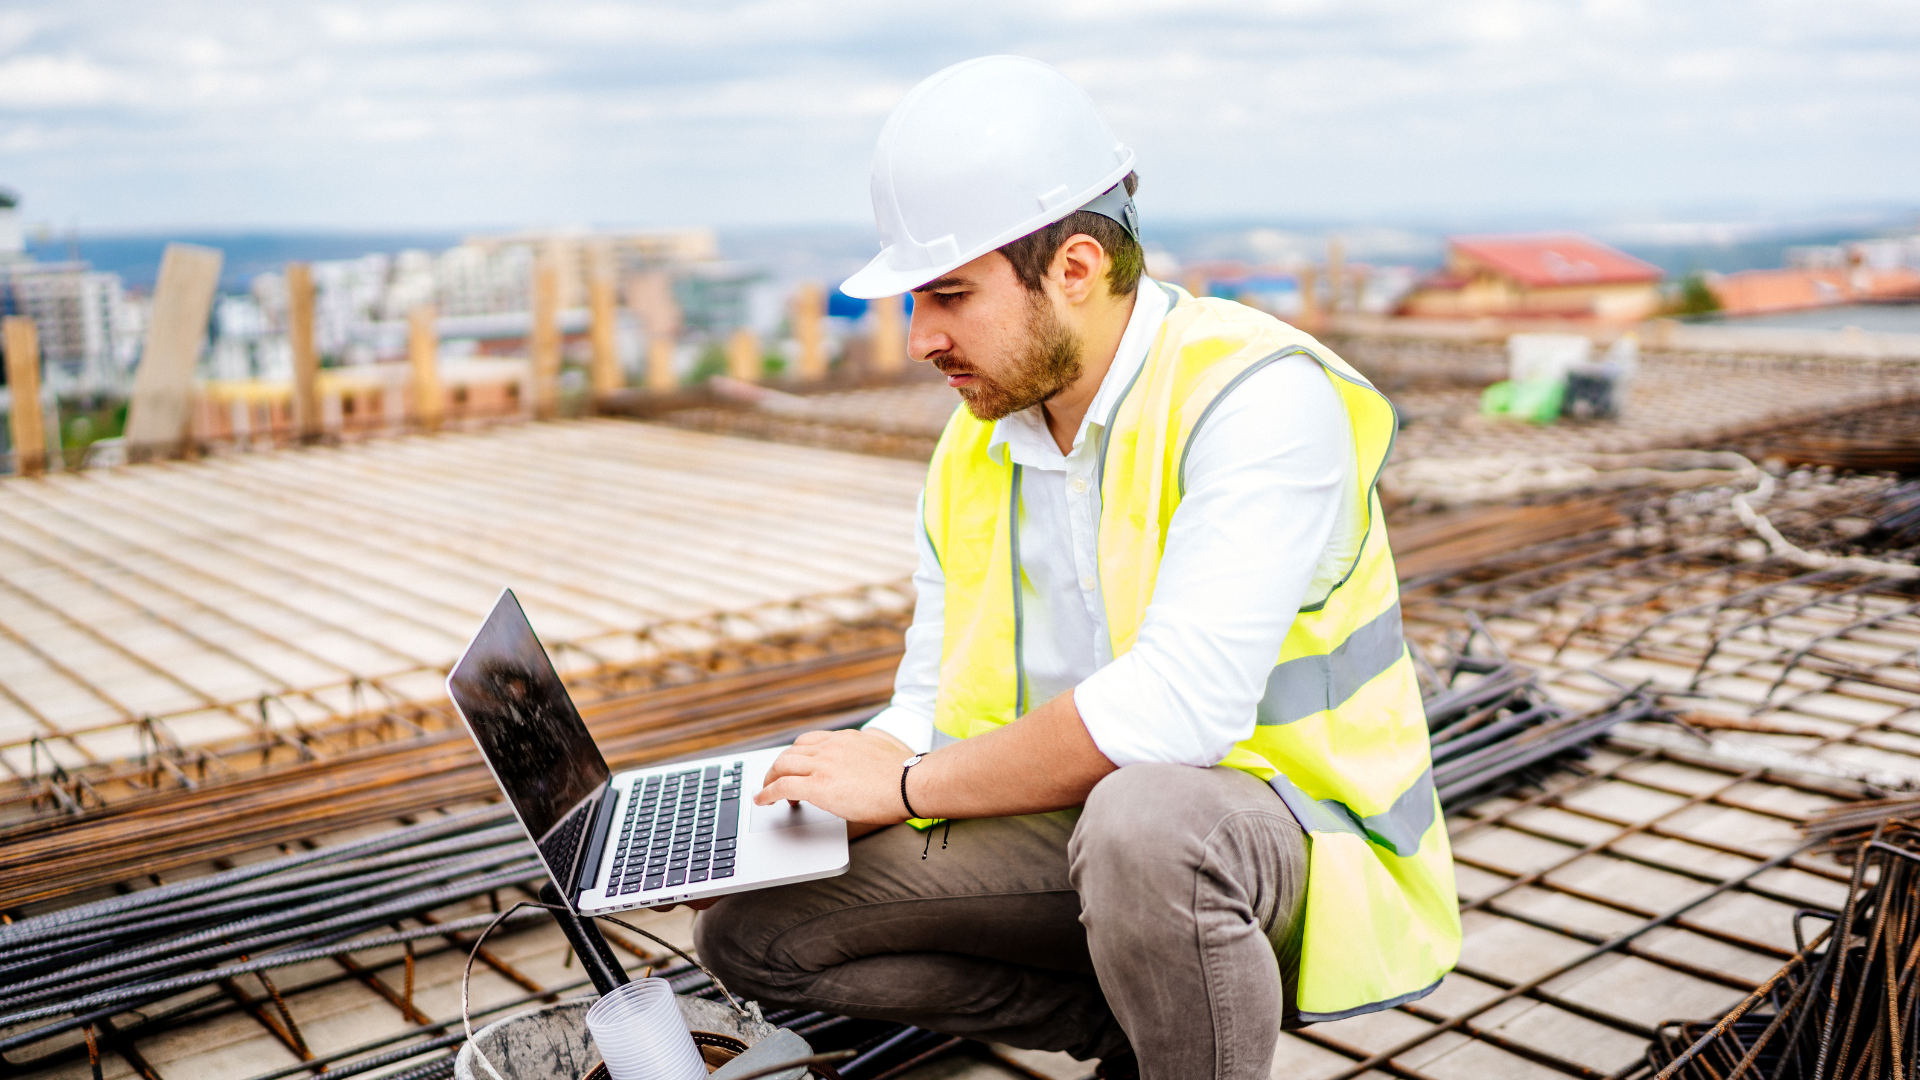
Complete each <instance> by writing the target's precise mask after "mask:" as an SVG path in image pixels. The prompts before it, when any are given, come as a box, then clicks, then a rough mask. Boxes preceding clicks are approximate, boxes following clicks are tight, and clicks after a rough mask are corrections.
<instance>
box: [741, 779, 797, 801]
mask: <svg viewBox="0 0 1920 1080" xmlns="http://www.w3.org/2000/svg"><path fill="white" fill-rule="evenodd" d="M805 786H806V780H805V778H803V777H800V776H784V777H781V778H780V779H778V780H775V781H774V782H773V783H771V784H768V785H767V786H766V787H763V788H761V789H760V791H759V793H758V794H756V795H755V796H754V797H753V801H754V802H755V803H756V804H758V805H760V806H772V805H773V804H774V803H777V802H779V801H780V800H781V799H790V800H793V801H795V802H798V801H799V800H801V799H804V798H806V797H807V795H806V792H805V790H804V788H805Z"/></svg>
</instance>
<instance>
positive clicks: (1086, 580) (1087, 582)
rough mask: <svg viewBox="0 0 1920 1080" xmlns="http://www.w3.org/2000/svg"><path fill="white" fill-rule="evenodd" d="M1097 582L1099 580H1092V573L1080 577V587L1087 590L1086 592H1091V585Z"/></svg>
mask: <svg viewBox="0 0 1920 1080" xmlns="http://www.w3.org/2000/svg"><path fill="white" fill-rule="evenodd" d="M1098 584H1099V582H1097V581H1095V580H1093V575H1092V574H1088V575H1087V576H1086V577H1083V578H1081V579H1080V587H1081V588H1083V589H1085V590H1087V591H1088V592H1092V591H1093V587H1094V586H1095V585H1098Z"/></svg>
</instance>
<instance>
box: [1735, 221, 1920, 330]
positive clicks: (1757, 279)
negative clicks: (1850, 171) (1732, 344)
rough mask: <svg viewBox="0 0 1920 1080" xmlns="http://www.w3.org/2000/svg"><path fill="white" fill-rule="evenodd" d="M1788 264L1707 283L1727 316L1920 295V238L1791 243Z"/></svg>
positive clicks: (1787, 254)
mask: <svg viewBox="0 0 1920 1080" xmlns="http://www.w3.org/2000/svg"><path fill="white" fill-rule="evenodd" d="M1786 263H1787V265H1786V267H1785V268H1784V269H1780V270H1742V271H1741V272H1739V273H1737V274H1715V275H1713V276H1711V277H1709V278H1708V280H1707V287H1708V288H1709V289H1711V290H1713V298H1714V299H1715V300H1718V301H1719V302H1720V310H1721V312H1722V313H1723V314H1727V315H1764V314H1767V313H1769V312H1775V311H1799V310H1802V309H1805V308H1821V307H1834V306H1836V305H1839V304H1860V303H1876V302H1882V303H1884V302H1887V301H1911V300H1916V299H1920V236H1906V237H1896V238H1892V239H1881V240H1855V241H1852V242H1850V243H1846V244H1831V245H1822V246H1819V247H1790V248H1788V249H1787V250H1786Z"/></svg>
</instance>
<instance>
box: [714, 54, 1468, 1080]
mask: <svg viewBox="0 0 1920 1080" xmlns="http://www.w3.org/2000/svg"><path fill="white" fill-rule="evenodd" d="M873 175H874V178H873V195H874V210H875V215H876V217H877V219H878V222H879V226H880V233H881V238H882V243H883V245H884V246H883V250H882V252H881V254H880V255H879V257H877V258H876V259H874V260H873V262H872V263H871V264H869V265H868V266H867V267H866V268H865V269H864V270H862V271H861V272H860V273H858V274H856V275H855V276H854V277H853V278H851V279H849V280H848V281H847V282H846V284H845V285H844V286H843V289H844V290H845V291H846V292H847V293H849V294H851V295H854V296H870V297H871V296H885V295H890V294H892V293H897V292H902V291H908V290H911V291H912V293H913V295H914V310H913V319H912V329H911V333H910V340H909V350H910V352H911V354H912V355H913V356H914V358H915V359H917V360H924V361H927V362H930V363H932V364H934V365H936V366H937V367H939V369H940V370H941V371H942V372H943V373H945V374H946V376H947V381H948V383H949V385H951V386H953V387H954V388H955V389H956V390H958V391H959V393H960V397H961V399H962V402H963V405H964V407H963V408H961V409H959V410H957V411H956V412H955V414H954V417H953V419H952V421H951V422H950V423H949V424H948V427H947V430H946V433H945V434H944V435H943V436H942V437H941V440H940V444H939V447H938V449H937V450H936V451H935V453H934V458H933V463H932V466H931V468H930V470H929V474H928V480H927V487H926V491H925V493H924V495H923V499H922V505H921V516H922V528H921V530H920V536H919V548H920V568H919V572H918V573H917V574H916V575H915V582H916V584H917V585H918V587H919V603H918V607H917V609H916V611H915V614H914V621H913V626H912V628H911V629H910V630H909V631H908V633H907V644H906V656H905V658H904V659H903V660H902V662H901V665H900V672H899V676H898V679H897V683H896V694H895V697H894V700H893V705H892V707H891V708H889V709H888V710H887V711H886V712H884V713H882V714H881V715H880V716H879V717H877V718H875V719H874V720H873V721H872V722H871V723H869V724H868V725H867V726H866V728H865V729H864V730H861V731H857V732H854V731H846V732H836V733H831V734H830V733H826V732H813V733H810V734H808V735H805V736H803V737H801V739H800V740H799V741H798V742H797V744H796V745H795V747H794V748H793V749H792V750H790V751H788V752H787V753H786V754H784V755H782V756H781V758H780V759H779V760H778V762H777V763H776V764H775V765H774V767H773V770H772V773H771V774H770V783H769V784H768V786H767V787H766V788H765V789H764V790H763V791H762V793H761V795H760V796H759V799H760V801H761V802H763V803H771V802H773V801H776V800H779V799H804V800H807V801H809V802H812V803H814V804H815V805H817V806H819V807H822V808H823V809H826V810H829V811H831V812H833V813H835V814H838V815H840V816H841V817H844V818H846V819H847V820H848V821H850V822H854V823H857V824H856V825H855V827H854V830H853V831H854V833H855V834H856V835H861V836H863V837H864V838H863V839H860V840H859V841H858V842H857V843H855V844H854V847H853V856H852V867H851V869H850V870H849V871H848V873H847V874H845V875H843V876H841V877H837V878H831V879H827V880H824V881H816V882H809V883H805V884H800V885H793V886H787V887H784V888H779V889H771V890H766V891H763V892H755V893H745V894H740V895H736V896H731V897H726V898H724V899H721V900H719V901H718V902H717V903H716V904H715V905H714V906H713V907H712V908H711V909H710V910H708V911H707V912H705V913H704V914H703V915H702V916H701V917H700V919H699V921H698V924H697V926H696V928H695V936H696V939H697V942H698V946H699V949H700V953H701V955H702V957H703V958H704V959H705V960H706V962H707V963H709V964H710V965H712V966H713V967H714V968H715V969H716V970H717V971H719V972H720V973H721V975H722V977H723V978H725V979H726V981H727V982H728V983H729V985H731V986H732V987H733V988H734V989H735V990H736V991H743V992H745V993H748V994H751V995H753V996H755V997H759V998H762V999H765V1000H768V1001H772V1002H778V1003H781V1004H787V1005H794V1006H801V1007H806V1008H817V1009H823V1010H828V1011H831V1012H837V1013H844V1014H849V1015H855V1016H866V1017H875V1018H885V1019H895V1020H903V1021H909V1022H912V1023H916V1024H919V1025H922V1026H925V1027H928V1028H931V1029H933V1030H936V1031H942V1032H948V1033H952V1034H956V1035H967V1036H976V1037H981V1038H989V1039H994V1040H998V1041H1001V1042H1006V1043H1011V1044H1013V1045H1015V1046H1021V1047H1029V1048H1037V1049H1046V1050H1064V1051H1067V1052H1069V1053H1071V1054H1073V1055H1074V1056H1076V1057H1078V1058H1081V1059H1093V1058H1098V1059H1100V1060H1101V1062H1102V1065H1101V1069H1102V1072H1103V1074H1104V1075H1135V1074H1136V1070H1137V1075H1142V1076H1147V1077H1153V1078H1155V1080H1159V1078H1171V1077H1216V1076H1217V1077H1265V1076H1266V1075H1267V1074H1268V1070H1269V1066H1270V1063H1271V1060H1272V1055H1273V1051H1274V1045H1275V1041H1276V1039H1277V1038H1278V1033H1279V1031H1280V1030H1281V1028H1282V1027H1283V1025H1291V1024H1299V1023H1307V1022H1312V1021H1315V1020H1325V1019H1334V1018H1337V1017H1341V1016H1347V1015H1352V1014H1355V1013H1359V1012H1366V1011H1371V1010H1374V1009H1380V1008H1386V1007H1390V1006H1392V1005H1394V1004H1397V1003H1399V1002H1402V1001H1407V1000H1411V999H1413V998H1417V997H1419V996H1421V995H1423V994H1425V993H1427V992H1428V991H1430V990H1431V989H1433V987H1434V986H1435V985H1437V983H1438V980H1439V979H1440V978H1441V976H1442V975H1443V974H1444V973H1445V972H1446V971H1447V970H1448V969H1450V968H1451V967H1452V965H1453V963H1454V961H1455V960H1456V958H1457V956H1458V951H1459V940H1460V929H1459V918H1458V912H1457V907H1456V904H1455V898H1454V892H1453V875H1452V864H1451V860H1450V856H1449V852H1448V848H1447V843H1446V833H1445V830H1444V826H1443V824H1442V822H1441V819H1440V815H1439V807H1438V801H1437V799H1436V796H1435V793H1434V788H1433V784H1432V770H1431V763H1430V757H1429V750H1428V743H1427V732H1426V723H1425V719H1424V716H1423V715H1422V712H1421V706H1420V697H1419V689H1418V684H1417V682H1416V680H1415V677H1414V673H1413V667H1412V661H1411V659H1410V658H1409V656H1408V654H1407V651H1406V647H1405V643H1404V641H1403V640H1402V638H1401V635H1400V620H1399V600H1398V591H1397V584H1396V579H1395V576H1394V572H1393V561H1392V556H1391V555H1390V554H1389V553H1388V550H1387V545H1386V535H1385V532H1384V526H1383V525H1382V523H1381V520H1380V509H1379V504H1378V501H1377V500H1376V499H1375V497H1374V494H1373V483H1374V479H1375V477H1376V476H1377V475H1378V473H1379V469H1380V467H1381V465H1382V464H1383V463H1384V461H1385V458H1386V454H1387V451H1388V449H1389V447H1390V445H1391V442H1392V437H1393V432H1394V430H1395V427H1396V424H1395V420H1394V414H1393V409H1392V406H1391V405H1389V404H1388V403H1387V402H1386V400H1385V398H1383V397H1381V396H1380V395H1379V394H1378V393H1377V392H1376V391H1375V390H1374V389H1373V388H1372V387H1371V386H1370V385H1369V384H1368V383H1367V382H1366V380H1365V379H1364V378H1362V377H1361V376H1360V375H1359V374H1358V373H1356V372H1354V370H1353V369H1352V368H1350V367H1348V366H1347V365H1346V363H1345V362H1343V361H1341V360H1340V359H1339V358H1338V357H1336V356H1335V355H1334V354H1333V353H1332V352H1330V351H1328V350H1327V349H1326V348H1325V347H1324V346H1322V345H1320V344H1319V343H1318V342H1316V341H1314V340H1313V339H1312V338H1310V337H1308V336H1307V335H1305V334H1303V333H1300V332H1299V331H1297V330H1294V329H1293V328H1291V327H1289V326H1287V325H1285V324H1283V323H1281V322H1279V321H1278V320H1276V319H1273V318H1271V317H1269V316H1267V315H1264V314H1261V313H1259V312H1256V311H1253V310H1251V309H1248V308H1245V307H1242V306H1240V305H1238V304H1232V303H1228V302H1224V301H1220V300H1211V299H1206V300H1196V299H1194V298H1193V297H1191V296H1189V295H1187V294H1186V293H1184V292H1181V291H1179V290H1177V289H1174V288H1171V287H1169V286H1166V285H1163V284H1160V283H1158V282H1154V281H1151V280H1149V279H1144V278H1143V277H1142V276H1141V273H1142V267H1143V261H1144V260H1143V255H1142V252H1141V248H1140V244H1139V236H1138V232H1137V228H1136V225H1135V218H1136V214H1135V210H1134V206H1133V202H1132V198H1131V196H1132V193H1133V191H1134V188H1135V185H1136V180H1135V177H1134V174H1133V154H1132V152H1131V151H1129V150H1127V149H1126V148H1125V147H1123V146H1120V145H1119V144H1118V142H1117V141H1116V140H1115V139H1114V137H1113V135H1112V133H1111V131H1109V130H1108V128H1107V127H1106V125H1105V124H1104V123H1103V122H1102V121H1101V119H1100V117H1099V115H1098V114H1097V113H1096V112H1095V110H1094V108H1093V105H1092V102H1091V101H1089V100H1088V99H1087V98H1086V96H1085V95H1084V94H1083V93H1081V91H1080V90H1079V89H1078V88H1077V87H1075V86H1074V85H1073V84H1072V83H1071V82H1069V81H1068V80H1067V79H1066V78H1065V77H1064V76H1062V75H1060V74H1059V73H1058V72H1056V71H1054V70H1053V69H1051V68H1048V67H1046V66H1045V65H1043V64H1039V63H1037V62H1035V61H1031V60H1024V59H1020V58H1017V57H987V58H984V59H980V60H973V61H969V62H967V63H963V64H959V65H957V66H955V67H952V68H948V69H946V70H945V71H942V72H940V73H938V74H936V75H934V76H932V77H931V78H929V79H928V80H926V81H925V82H923V83H921V84H920V85H919V86H918V87H916V88H915V89H914V90H913V91H912V92H911V93H909V94H908V96H907V98H906V99H905V100H904V101H903V102H901V104H900V106H899V107H898V108H897V109H895V110H894V113H893V115H892V117H891V118H890V119H889V120H888V121H887V124H886V127H885V128H884V129H883V131H882V133H881V136H880V144H879V148H878V150H877V151H876V153H875V158H874V174H873ZM909 819H913V821H912V822H911V823H908V822H909ZM939 819H944V824H941V825H939V826H938V827H937V829H933V830H932V831H925V832H922V831H917V830H916V828H915V826H922V827H927V826H932V825H933V824H934V821H935V820H939Z"/></svg>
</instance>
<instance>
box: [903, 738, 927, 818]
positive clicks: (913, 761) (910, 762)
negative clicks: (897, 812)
mask: <svg viewBox="0 0 1920 1080" xmlns="http://www.w3.org/2000/svg"><path fill="white" fill-rule="evenodd" d="M926 756H927V755H925V754H915V755H913V756H912V757H910V758H908V759H907V760H906V764H904V765H901V766H900V805H902V806H904V807H906V808H907V816H908V817H910V818H917V817H919V816H920V815H919V814H916V813H914V812H913V803H911V802H909V801H908V800H907V770H908V769H911V768H913V767H914V766H915V765H918V764H920V762H922V761H923V760H925V759H926Z"/></svg>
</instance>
